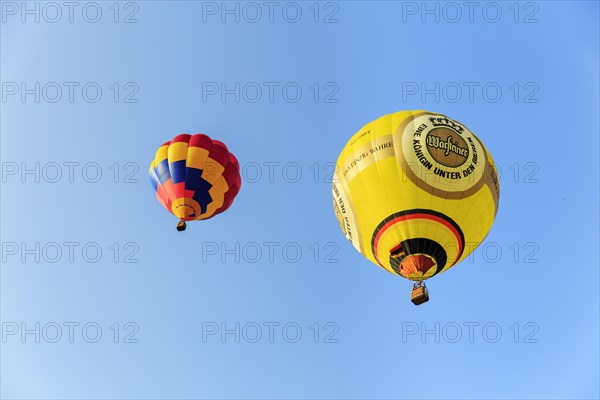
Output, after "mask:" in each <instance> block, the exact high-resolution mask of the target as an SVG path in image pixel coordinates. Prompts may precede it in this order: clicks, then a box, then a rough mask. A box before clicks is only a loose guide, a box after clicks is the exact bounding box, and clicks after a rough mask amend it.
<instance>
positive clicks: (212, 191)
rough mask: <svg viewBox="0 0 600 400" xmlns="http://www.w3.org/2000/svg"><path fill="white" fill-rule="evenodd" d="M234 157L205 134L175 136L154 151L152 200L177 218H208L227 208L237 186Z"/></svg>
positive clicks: (239, 180)
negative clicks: (153, 198)
mask: <svg viewBox="0 0 600 400" xmlns="http://www.w3.org/2000/svg"><path fill="white" fill-rule="evenodd" d="M239 170H240V167H239V163H238V160H237V159H236V158H235V156H234V155H233V154H232V153H230V152H229V150H228V149H227V146H225V144H224V143H222V142H220V141H218V140H212V139H211V138H210V137H208V136H207V135H203V134H196V135H187V134H183V135H178V136H176V137H175V138H174V139H173V140H171V141H169V142H166V143H164V144H163V145H162V146H160V147H159V148H158V150H157V151H156V155H155V156H154V160H153V161H152V163H151V164H150V170H149V175H150V180H151V182H152V186H153V187H154V190H155V191H156V199H157V200H158V201H159V203H160V204H162V205H163V206H164V207H165V208H166V209H167V211H169V212H170V213H171V214H173V215H175V216H176V217H177V218H179V219H182V220H185V221H192V220H200V219H207V218H211V217H213V216H215V215H217V214H219V213H222V212H223V211H225V210H227V209H228V208H229V207H230V206H231V204H232V203H233V199H234V198H235V196H236V195H237V194H238V192H239V190H240V186H241V179H240V173H239Z"/></svg>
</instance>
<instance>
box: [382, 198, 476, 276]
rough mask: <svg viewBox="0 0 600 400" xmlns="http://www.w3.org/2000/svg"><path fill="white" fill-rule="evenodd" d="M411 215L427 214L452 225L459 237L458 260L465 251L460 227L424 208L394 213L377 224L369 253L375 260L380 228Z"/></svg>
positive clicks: (443, 215)
mask: <svg viewBox="0 0 600 400" xmlns="http://www.w3.org/2000/svg"><path fill="white" fill-rule="evenodd" d="M411 214H429V215H433V216H436V217H439V218H441V219H443V220H444V221H446V222H448V223H449V224H450V225H452V227H454V229H456V232H458V235H459V236H460V241H461V243H459V245H460V247H461V249H460V252H459V254H458V256H457V257H456V258H457V259H460V257H461V256H462V254H463V251H464V250H465V235H464V234H463V231H462V229H460V226H458V224H457V223H456V222H454V220H453V219H452V218H450V217H449V216H447V215H446V214H443V213H441V212H438V211H434V210H429V209H425V208H414V209H412V210H404V211H399V212H395V213H393V214H391V215H390V216H389V217H387V218H385V219H384V220H383V221H381V222H380V223H379V225H377V227H376V228H375V230H374V231H373V235H372V236H371V252H372V253H373V256H374V257H375V258H377V257H376V255H375V254H376V253H375V239H376V238H377V234H378V233H379V231H380V230H381V228H383V227H384V226H385V224H387V223H388V222H390V221H392V220H393V219H395V218H398V217H401V216H404V215H411ZM432 242H433V241H432ZM438 245H439V244H438ZM442 250H443V252H444V255H445V254H446V250H444V248H443V247H442ZM426 254H428V253H426ZM430 255H431V254H430ZM440 255H441V254H440ZM432 256H433V255H432ZM436 273H437V272H436Z"/></svg>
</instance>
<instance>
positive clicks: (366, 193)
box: [333, 111, 500, 281]
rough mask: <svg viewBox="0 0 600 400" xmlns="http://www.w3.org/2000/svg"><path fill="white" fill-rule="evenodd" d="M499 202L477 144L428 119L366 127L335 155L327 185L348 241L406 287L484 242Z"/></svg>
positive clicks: (407, 117)
mask: <svg viewBox="0 0 600 400" xmlns="http://www.w3.org/2000/svg"><path fill="white" fill-rule="evenodd" d="M499 194H500V187H499V182H498V176H497V172H496V167H495V166H494V162H493V160H492V157H491V156H490V154H489V153H488V151H487V150H486V148H485V147H484V146H483V143H482V142H481V141H480V140H479V139H478V138H477V137H476V136H475V135H474V134H473V132H471V131H470V130H469V129H468V128H467V127H466V126H464V125H463V124H461V123H460V122H458V121H455V120H453V119H450V118H448V117H446V116H444V115H442V114H438V113H433V112H428V111H400V112H397V113H395V114H389V115H385V116H383V117H381V118H379V119H377V120H375V121H373V122H370V123H369V124H367V125H365V126H364V127H363V128H362V129H361V130H360V131H358V133H356V134H355V135H354V136H353V137H352V138H351V139H350V141H348V143H347V144H346V147H344V150H343V151H342V153H341V154H340V156H339V158H338V160H337V165H336V173H335V179H334V183H333V198H334V208H335V213H336V216H337V219H338V222H339V223H340V226H341V228H342V231H343V232H344V235H346V237H347V238H348V240H349V241H350V242H351V243H352V244H353V245H354V247H355V248H356V249H357V250H358V251H359V252H360V253H362V254H363V255H364V256H365V257H367V258H368V259H369V260H371V261H372V262H373V263H375V264H377V265H379V266H381V267H382V268H384V269H386V270H388V271H389V272H391V273H393V274H396V275H400V276H403V277H405V278H408V279H410V280H413V281H423V280H426V279H428V278H431V277H432V276H434V275H437V274H439V273H441V272H444V271H446V270H447V269H449V268H450V267H452V266H453V265H456V264H457V263H459V262H460V261H461V260H463V259H465V258H466V257H467V256H468V255H469V254H470V253H471V252H472V251H473V250H474V249H475V248H476V247H477V246H478V245H479V244H480V243H481V242H482V241H483V240H484V238H485V236H486V235H487V234H488V232H489V230H490V228H491V227H492V224H493V222H494V218H495V216H496V212H497V210H498V198H499Z"/></svg>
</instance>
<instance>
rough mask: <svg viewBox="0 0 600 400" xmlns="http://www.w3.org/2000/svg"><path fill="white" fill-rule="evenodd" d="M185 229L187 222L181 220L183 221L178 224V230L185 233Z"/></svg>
mask: <svg viewBox="0 0 600 400" xmlns="http://www.w3.org/2000/svg"><path fill="white" fill-rule="evenodd" d="M185 228H186V225H185V221H184V220H181V221H179V223H177V230H178V231H179V232H181V231H185Z"/></svg>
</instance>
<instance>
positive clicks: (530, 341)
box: [0, 1, 600, 399]
mask: <svg viewBox="0 0 600 400" xmlns="http://www.w3.org/2000/svg"><path fill="white" fill-rule="evenodd" d="M466 3H468V2H466ZM69 4H70V3H69ZM1 7H2V21H1V22H2V26H1V39H0V44H1V79H0V80H1V81H2V92H1V95H2V99H1V103H0V105H1V122H0V128H1V136H2V138H1V154H0V156H1V161H2V186H1V210H2V213H1V221H2V227H1V236H2V237H1V242H2V267H1V296H0V299H1V307H0V311H1V318H0V319H1V321H2V342H1V373H0V377H1V385H0V386H1V392H0V395H1V397H2V398H12V399H21V398H29V399H33V398H57V399H58V398H60V399H75V398H77V399H83V398H121V399H133V398H137V399H146V398H148V399H149V398H163V399H166V398H357V399H358V398H435V399H467V398H478V399H484V398H485V399H488V398H521V399H522V398H544V399H550V398H561V399H562V398H578V399H592V398H596V399H597V398H598V397H599V395H600V394H599V387H598V376H599V375H600V371H599V344H598V337H599V323H598V322H599V318H598V315H599V274H598V266H599V258H598V242H599V237H598V229H599V227H598V225H599V222H598V221H599V215H598V201H599V196H598V188H599V181H598V170H599V165H598V164H599V155H598V151H599V150H598V149H599V140H598V139H599V111H598V110H599V106H600V105H599V75H598V70H599V43H598V41H599V36H600V35H599V27H598V21H599V20H600V18H599V7H598V2H595V1H580V2H577V1H569V2H559V1H548V2H523V3H513V2H506V3H504V2H499V3H490V2H474V3H468V4H465V3H464V2H456V3H437V2H430V3H427V4H425V3H422V2H366V1H364V2H363V1H351V2H323V3H314V2H312V1H311V2H297V3H293V2H292V3H289V2H277V1H275V2H272V3H269V2H256V3H236V2H230V3H226V4H225V3H222V2H195V1H178V2H169V3H167V2H163V1H136V2H128V3H125V2H124V3H114V2H98V3H87V2H75V3H73V4H72V5H64V4H63V3H62V2H58V3H39V2H28V3H22V2H10V1H3V2H2V3H1ZM36 19H37V20H36ZM402 109H426V110H430V111H436V112H440V113H444V114H446V115H448V116H450V117H452V118H455V119H457V120H459V121H461V122H462V123H464V124H465V125H466V126H468V127H469V128H470V129H471V130H472V131H473V132H475V133H476V134H477V135H478V136H479V137H480V138H481V139H482V140H483V142H484V143H485V144H486V146H487V148H488V150H489V151H490V152H491V154H492V155H493V157H494V158H495V160H496V162H497V164H498V166H499V167H500V173H501V175H500V180H501V196H500V208H499V212H498V215H497V219H496V222H495V224H494V226H493V228H492V230H491V232H490V234H489V236H488V237H487V239H486V241H485V243H484V244H483V245H482V246H481V247H480V248H478V249H476V250H475V252H474V253H473V256H472V257H471V258H469V259H468V260H466V261H465V262H463V263H462V265H458V266H456V267H455V268H453V269H452V270H450V271H448V272H447V273H444V274H442V275H440V276H437V277H436V278H435V279H432V280H431V281H430V283H429V288H430V291H431V295H432V299H431V301H430V302H429V303H427V304H425V305H423V306H420V307H415V306H414V305H413V304H411V303H410V301H409V297H408V296H409V291H410V283H409V282H408V281H406V280H404V279H402V278H400V277H397V276H394V275H392V274H389V273H387V272H385V271H383V270H382V269H380V268H378V267H376V266H375V265H373V264H371V263H370V262H368V261H367V260H366V259H364V258H363V257H362V256H360V255H359V254H358V253H357V252H356V251H355V250H354V248H353V247H352V246H351V244H350V243H348V242H347V240H346V239H345V238H344V236H343V234H342V232H341V231H340V229H339V226H338V224H337V221H336V218H335V216H334V213H333V207H332V199H331V184H330V177H331V173H332V171H333V169H332V162H334V161H335V160H336V158H337V156H338V154H339V152H340V151H341V149H342V148H343V146H344V144H345V143H346V141H347V140H348V138H349V137H350V136H351V135H352V134H354V133H355V132H357V131H358V130H359V129H360V128H361V127H362V126H363V125H364V124H366V123H367V122H369V121H371V120H373V119H375V118H377V117H379V116H380V115H383V114H386V113H391V112H394V111H398V110H402ZM195 132H204V133H207V134H209V135H211V136H212V137H213V138H215V139H219V140H222V141H224V142H225V143H226V144H227V145H228V146H229V148H230V150H231V151H232V152H233V153H234V154H235V155H236V156H237V157H238V159H239V160H240V163H241V166H242V177H243V184H242V189H241V192H240V194H239V196H238V197H237V199H236V201H235V203H234V204H233V206H232V208H231V209H230V210H229V211H227V212H226V213H225V214H223V215H219V216H218V217H216V218H214V219H212V220H210V221H207V222H198V223H190V224H188V230H187V231H185V232H183V233H179V232H177V231H176V230H175V223H176V219H175V218H174V217H173V216H172V215H171V214H169V213H167V212H166V211H165V210H164V209H163V208H161V206H160V205H159V204H158V203H157V201H156V200H155V198H154V193H153V191H152V187H151V185H150V182H149V179H148V176H147V169H148V165H149V163H150V161H151V159H152V158H153V155H154V152H155V150H156V148H157V147H158V146H159V145H160V144H162V143H163V142H165V141H166V140H169V139H171V138H172V137H173V136H175V135H176V134H179V133H195Z"/></svg>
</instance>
